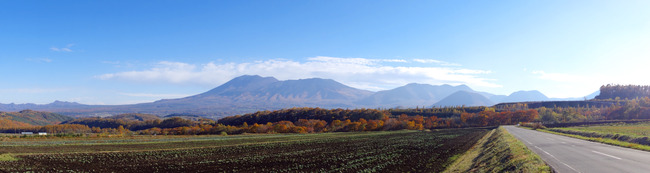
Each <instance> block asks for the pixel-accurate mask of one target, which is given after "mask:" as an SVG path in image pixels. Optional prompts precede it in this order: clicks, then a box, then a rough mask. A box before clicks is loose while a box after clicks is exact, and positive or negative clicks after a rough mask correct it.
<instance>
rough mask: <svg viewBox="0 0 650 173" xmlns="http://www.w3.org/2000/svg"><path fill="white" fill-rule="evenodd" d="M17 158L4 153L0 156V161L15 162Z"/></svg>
mask: <svg viewBox="0 0 650 173" xmlns="http://www.w3.org/2000/svg"><path fill="white" fill-rule="evenodd" d="M17 160H18V158H15V157H14V156H13V154H9V153H5V154H0V161H17Z"/></svg>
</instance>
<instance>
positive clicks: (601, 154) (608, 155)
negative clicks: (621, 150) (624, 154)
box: [591, 150, 623, 160]
mask: <svg viewBox="0 0 650 173" xmlns="http://www.w3.org/2000/svg"><path fill="white" fill-rule="evenodd" d="M591 152H594V153H596V154H600V155H603V156H607V157H611V158H615V159H618V160H623V159H621V158H620V157H616V156H612V155H609V154H605V153H601V152H598V151H594V150H591Z"/></svg>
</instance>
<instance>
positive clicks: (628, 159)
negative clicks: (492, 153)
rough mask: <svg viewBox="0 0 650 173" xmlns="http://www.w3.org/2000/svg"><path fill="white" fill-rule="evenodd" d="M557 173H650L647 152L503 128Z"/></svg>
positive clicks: (649, 155)
mask: <svg viewBox="0 0 650 173" xmlns="http://www.w3.org/2000/svg"><path fill="white" fill-rule="evenodd" d="M504 127H505V128H506V130H508V132H510V134H513V135H514V136H515V137H517V138H518V139H519V140H520V141H521V142H523V143H524V144H526V146H528V148H529V149H531V150H532V151H533V152H535V153H537V155H539V156H540V157H541V158H542V159H543V160H544V161H545V162H546V163H548V164H549V165H550V166H551V167H552V168H553V169H554V170H555V171H556V172H560V173H572V172H584V173H591V172H607V173H619V172H650V152H646V151H640V150H634V149H629V148H623V147H617V146H612V145H606V144H602V143H596V142H591V141H585V140H581V139H576V138H570V137H566V136H561V135H555V134H550V133H544V132H539V131H534V130H528V129H523V128H518V127H515V126H504Z"/></svg>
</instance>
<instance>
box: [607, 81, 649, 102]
mask: <svg viewBox="0 0 650 173" xmlns="http://www.w3.org/2000/svg"><path fill="white" fill-rule="evenodd" d="M643 97H650V86H647V85H612V84H608V85H603V86H601V87H600V95H598V96H596V99H615V100H616V99H617V98H618V99H635V98H643Z"/></svg>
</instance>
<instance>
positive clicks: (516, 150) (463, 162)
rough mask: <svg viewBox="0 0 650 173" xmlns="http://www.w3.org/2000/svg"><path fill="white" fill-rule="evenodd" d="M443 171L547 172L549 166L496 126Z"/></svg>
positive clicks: (549, 170)
mask: <svg viewBox="0 0 650 173" xmlns="http://www.w3.org/2000/svg"><path fill="white" fill-rule="evenodd" d="M445 172H551V168H550V167H549V166H548V165H546V163H544V161H543V160H542V159H541V158H540V157H539V156H538V155H537V154H535V153H533V152H532V151H530V150H529V149H528V148H527V147H526V145H524V144H523V143H522V142H521V141H519V140H517V139H516V138H515V137H514V136H512V135H511V134H510V133H508V131H506V130H505V129H504V128H503V127H499V128H498V129H494V130H492V131H491V132H490V133H488V134H486V135H485V136H484V137H483V138H481V139H480V140H479V141H478V142H477V143H476V144H475V145H474V146H473V147H472V148H471V149H470V150H469V151H467V152H466V153H465V154H463V155H462V156H460V157H459V158H458V159H457V160H456V161H455V162H454V163H452V164H451V166H450V167H448V169H447V170H445Z"/></svg>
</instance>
